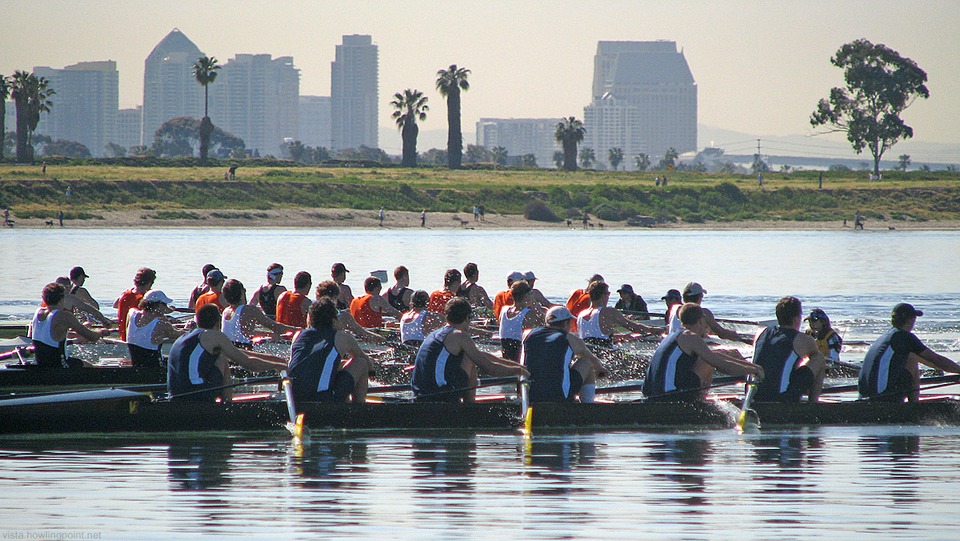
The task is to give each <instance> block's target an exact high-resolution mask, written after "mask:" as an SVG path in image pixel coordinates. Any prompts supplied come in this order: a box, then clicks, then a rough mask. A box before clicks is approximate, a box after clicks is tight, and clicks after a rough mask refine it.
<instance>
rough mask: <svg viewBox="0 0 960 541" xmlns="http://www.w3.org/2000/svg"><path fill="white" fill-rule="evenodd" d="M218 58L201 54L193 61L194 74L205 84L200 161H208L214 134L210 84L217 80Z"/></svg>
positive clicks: (199, 81) (201, 83) (202, 84)
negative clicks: (211, 136)
mask: <svg viewBox="0 0 960 541" xmlns="http://www.w3.org/2000/svg"><path fill="white" fill-rule="evenodd" d="M218 69H220V66H218V65H217V59H216V58H215V57H212V56H201V57H200V58H198V59H197V61H196V62H194V63H193V76H194V77H195V78H196V79H197V82H198V83H200V85H201V86H203V120H201V121H200V163H206V162H207V152H208V151H209V150H210V135H211V134H213V122H212V121H211V120H210V115H209V114H208V105H209V89H208V88H207V87H208V86H209V85H210V84H212V83H213V82H214V81H216V80H217V70H218Z"/></svg>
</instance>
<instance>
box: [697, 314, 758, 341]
mask: <svg viewBox="0 0 960 541" xmlns="http://www.w3.org/2000/svg"><path fill="white" fill-rule="evenodd" d="M703 315H704V317H706V318H707V326H708V327H710V332H711V333H712V334H714V335H716V336H717V337H718V338H722V339H724V340H730V341H731V342H743V343H744V344H752V343H753V337H746V336H740V333H738V332H737V331H735V330H733V329H728V328H726V327H724V326H722V325H720V324H719V323H717V320H716V319H714V317H713V313H712V312H710V311H709V310H706V309H704V311H703Z"/></svg>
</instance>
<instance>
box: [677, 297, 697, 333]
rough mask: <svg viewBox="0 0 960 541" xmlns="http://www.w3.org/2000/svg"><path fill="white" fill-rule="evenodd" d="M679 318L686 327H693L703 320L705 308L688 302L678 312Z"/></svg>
mask: <svg viewBox="0 0 960 541" xmlns="http://www.w3.org/2000/svg"><path fill="white" fill-rule="evenodd" d="M677 317H679V318H680V323H682V324H683V326H684V327H692V326H693V325H696V324H697V323H699V322H700V320H701V319H703V308H702V307H701V306H700V305H699V304H696V303H693V302H688V303H685V304H684V305H683V306H681V307H680V310H678V311H677Z"/></svg>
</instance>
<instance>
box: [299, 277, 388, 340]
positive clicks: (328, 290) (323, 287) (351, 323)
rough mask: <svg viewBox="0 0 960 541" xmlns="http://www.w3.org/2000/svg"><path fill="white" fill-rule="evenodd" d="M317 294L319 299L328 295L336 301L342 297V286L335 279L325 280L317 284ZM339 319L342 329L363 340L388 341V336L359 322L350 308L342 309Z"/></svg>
mask: <svg viewBox="0 0 960 541" xmlns="http://www.w3.org/2000/svg"><path fill="white" fill-rule="evenodd" d="M316 294H317V300H320V299H322V298H324V297H326V298H328V299H330V300H331V301H333V302H334V303H336V302H337V299H338V298H340V286H338V285H337V283H336V282H334V281H333V280H324V281H323V282H320V283H319V284H317V289H316ZM337 321H338V323H339V325H340V329H341V330H344V331H347V332H349V333H350V334H352V335H354V336H355V337H357V338H358V339H359V340H361V341H364V342H376V343H377V344H386V343H387V339H386V337H384V336H381V335H379V334H376V333H372V332H370V331H368V330H366V329H364V328H363V326H361V325H360V324H359V323H357V320H355V319H353V316H352V315H350V311H349V310H340V317H339V318H338V319H337Z"/></svg>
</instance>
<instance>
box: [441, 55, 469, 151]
mask: <svg viewBox="0 0 960 541" xmlns="http://www.w3.org/2000/svg"><path fill="white" fill-rule="evenodd" d="M469 75H470V70H468V69H466V68H458V67H457V65H456V64H451V65H450V67H449V68H447V69H445V70H439V71H438V72H437V90H439V91H440V95H441V96H443V97H445V98H447V167H449V168H450V169H459V168H460V162H461V160H462V159H463V133H462V132H461V131H460V91H461V90H470V82H469V81H467V77H468V76H469Z"/></svg>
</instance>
